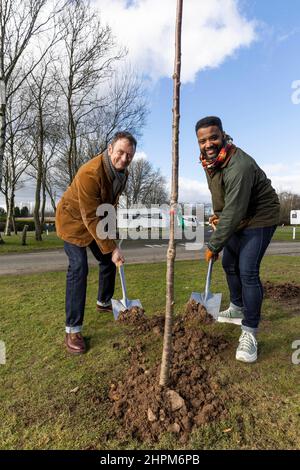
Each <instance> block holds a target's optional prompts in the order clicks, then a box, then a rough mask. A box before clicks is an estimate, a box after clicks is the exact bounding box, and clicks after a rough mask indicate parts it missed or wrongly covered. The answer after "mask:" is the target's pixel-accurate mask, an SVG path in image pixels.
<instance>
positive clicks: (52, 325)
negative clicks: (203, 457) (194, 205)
mask: <svg viewBox="0 0 300 470" xmlns="http://www.w3.org/2000/svg"><path fill="white" fill-rule="evenodd" d="M205 270H206V265H205V263H204V262H201V263H198V262H186V261H178V262H177V263H176V312H177V313H178V312H181V311H182V310H183V307H184V304H185V303H186V301H187V300H188V298H189V296H190V293H191V292H192V291H193V290H195V291H200V292H201V291H203V290H204V282H205V281H204V279H205ZM299 270H300V258H299V257H295V258H291V257H284V256H268V257H265V258H264V261H263V264H262V272H261V277H262V279H263V281H266V280H270V281H274V282H276V283H280V282H287V281H294V282H299ZM126 273H127V283H128V287H129V296H130V298H140V299H141V301H142V303H143V306H144V308H145V309H146V312H147V314H148V315H152V314H154V313H158V312H163V310H164V303H165V265H164V264H161V263H160V264H151V265H137V266H134V265H130V266H126ZM225 285H226V284H225V278H224V274H223V271H222V268H221V265H220V263H216V265H215V270H214V273H213V285H212V291H213V292H223V302H222V305H223V306H227V304H228V292H227V289H226V287H225ZM0 289H1V293H2V295H1V303H2V306H1V322H0V340H2V341H5V344H6V349H7V363H6V364H5V365H0V402H1V407H0V447H1V448H2V449H89V448H92V449H138V448H139V449H149V447H150V446H149V444H147V443H142V444H141V443H138V442H136V441H134V440H131V439H128V440H122V441H119V440H116V438H108V439H107V432H110V431H113V430H114V429H116V428H117V427H118V423H117V422H116V421H115V420H112V419H109V418H108V410H109V403H108V400H107V394H108V390H109V384H110V381H111V380H112V379H117V378H118V377H121V376H122V374H124V372H125V371H126V368H127V367H128V353H127V347H123V348H121V349H114V348H113V343H115V342H119V343H121V345H124V346H128V345H130V342H132V341H133V339H132V338H130V337H128V336H127V335H125V334H124V328H125V327H124V326H122V325H119V324H117V323H116V322H114V320H113V318H112V315H111V314H109V313H107V314H101V315H100V314H99V313H97V312H96V311H95V301H96V295H97V270H96V269H91V270H90V274H89V284H88V295H87V306H86V316H85V324H84V335H85V337H86V339H87V341H88V344H89V350H88V352H87V353H86V354H85V355H84V356H79V357H72V356H68V355H67V354H66V352H65V350H64V347H63V338H64V295H65V274H64V273H45V274H37V275H28V276H27V275H24V276H18V277H17V276H7V277H0ZM120 296H121V295H120V286H119V282H118V283H117V290H116V294H115V297H116V298H120ZM297 308H298V307H296V308H295V306H294V308H293V309H291V307H289V306H287V305H284V304H281V303H279V302H275V301H272V300H270V299H266V300H265V302H264V305H263V321H262V323H261V331H260V334H259V359H258V361H257V363H255V364H252V365H249V364H248V365H247V364H243V363H240V362H237V361H236V360H235V358H234V356H235V349H236V346H237V341H238V338H239V333H240V328H239V327H237V326H234V325H226V324H214V325H210V326H206V327H205V328H206V329H207V330H209V331H210V332H214V331H217V332H222V333H223V334H224V336H225V337H226V339H227V340H228V341H229V344H230V346H229V348H228V349H226V350H225V351H224V352H223V353H222V355H221V356H220V357H218V358H217V359H213V360H214V361H215V366H216V367H217V368H218V369H219V371H220V372H221V373H222V375H223V377H224V383H226V382H227V383H228V387H229V391H230V397H231V398H230V400H229V401H228V404H227V405H228V411H229V412H228V416H227V418H226V419H225V420H222V421H217V422H214V423H211V424H206V425H204V426H202V427H199V428H198V429H197V431H196V432H194V433H193V434H192V435H191V438H190V440H189V442H188V444H186V445H180V444H178V441H177V440H176V438H175V437H173V436H172V435H170V434H166V435H165V436H163V438H162V439H161V440H160V441H159V443H157V444H156V445H155V446H154V447H153V448H156V449H240V448H244V449H271V448H273V449H296V448H298V449H299V448H300V434H299V428H300V392H299V391H300V364H299V365H293V364H292V360H291V357H292V353H293V349H292V342H293V341H295V340H297V339H300V312H299V309H298V310H297ZM145 344H146V352H147V354H149V356H151V358H152V359H154V358H160V356H161V338H160V337H156V338H155V339H153V337H152V338H149V337H148V338H147V337H145Z"/></svg>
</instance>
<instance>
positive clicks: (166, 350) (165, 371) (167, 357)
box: [159, 0, 183, 387]
mask: <svg viewBox="0 0 300 470" xmlns="http://www.w3.org/2000/svg"><path fill="white" fill-rule="evenodd" d="M182 8H183V0H177V12H176V33H175V64H174V75H173V124H172V134H173V135H172V187H171V201H170V202H171V203H170V206H171V207H170V240H169V246H168V252H167V279H166V280H167V286H166V287H167V289H166V316H165V329H164V345H163V354H162V362H161V370H160V380H159V384H160V386H162V387H166V386H167V385H168V382H169V376H170V367H171V356H172V320H173V313H174V264H175V257H176V245H175V213H176V206H177V202H178V162H179V152H178V148H179V146H178V143H179V118H180V114H179V113H180V71H181V26H182Z"/></svg>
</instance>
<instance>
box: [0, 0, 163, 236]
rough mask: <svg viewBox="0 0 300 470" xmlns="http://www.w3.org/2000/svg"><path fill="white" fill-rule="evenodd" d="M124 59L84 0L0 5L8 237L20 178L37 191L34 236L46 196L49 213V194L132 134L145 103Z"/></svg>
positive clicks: (0, 170) (0, 136)
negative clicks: (122, 135)
mask: <svg viewBox="0 0 300 470" xmlns="http://www.w3.org/2000/svg"><path fill="white" fill-rule="evenodd" d="M126 53H127V52H126V50H125V49H124V48H122V47H121V46H120V45H118V44H116V43H115V39H114V36H113V32H112V30H111V29H110V27H109V26H108V25H104V24H102V23H101V21H100V17H99V13H98V12H97V11H96V10H95V9H93V8H92V7H91V6H90V5H89V2H88V1H86V0H0V97H1V98H0V100H1V101H0V105H1V106H0V189H1V192H2V194H3V195H4V198H5V201H6V207H7V222H6V233H7V234H9V233H10V230H11V228H13V227H14V220H13V219H14V205H15V194H16V191H17V190H18V189H20V188H21V187H22V185H24V184H25V183H26V181H27V180H30V181H31V183H32V182H34V185H35V208H34V221H35V227H36V239H37V240H41V233H42V226H43V217H44V215H43V214H44V210H45V204H46V198H47V196H48V197H49V199H50V201H51V204H52V206H53V209H54V210H55V201H56V195H57V193H61V192H62V191H64V190H65V188H66V187H67V185H68V184H70V183H71V181H72V179H73V177H74V175H75V173H76V172H77V170H78V168H79V166H80V165H81V164H82V163H84V162H85V161H86V160H88V159H89V158H91V157H92V156H94V155H95V154H96V153H98V152H100V151H102V150H104V149H105V148H106V146H107V143H108V142H109V140H110V138H111V137H112V135H113V134H114V132H116V130H119V129H126V130H129V131H131V132H132V133H134V134H135V135H136V136H137V137H139V135H140V133H141V130H142V128H143V126H144V123H145V118H146V114H147V102H146V99H145V91H144V90H143V87H142V84H141V81H140V80H139V78H138V77H137V75H136V74H135V73H134V71H133V70H131V69H130V67H129V66H128V65H127V66H126V63H125V58H126ZM148 166H149V164H148V162H147V163H146V167H148ZM137 167H138V162H137ZM146 170H147V171H148V173H149V168H146ZM150 170H151V171H150V174H151V175H152V176H153V170H152V169H151V165H150ZM147 171H146V173H147ZM151 172H152V173H151ZM154 173H155V172H154ZM156 176H157V177H158V178H159V177H160V176H159V173H158V174H156ZM161 182H162V183H163V180H161ZM149 184H151V183H149ZM163 196H165V195H163ZM134 197H136V196H134ZM0 241H1V235H0Z"/></svg>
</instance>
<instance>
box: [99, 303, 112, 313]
mask: <svg viewBox="0 0 300 470" xmlns="http://www.w3.org/2000/svg"><path fill="white" fill-rule="evenodd" d="M96 308H97V312H112V306H111V305H108V306H107V307H102V305H98V304H96Z"/></svg>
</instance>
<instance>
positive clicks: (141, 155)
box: [134, 151, 148, 160]
mask: <svg viewBox="0 0 300 470" xmlns="http://www.w3.org/2000/svg"><path fill="white" fill-rule="evenodd" d="M142 158H143V159H144V160H148V155H147V154H146V153H145V152H143V151H141V152H136V153H135V154H134V160H141V159H142Z"/></svg>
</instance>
